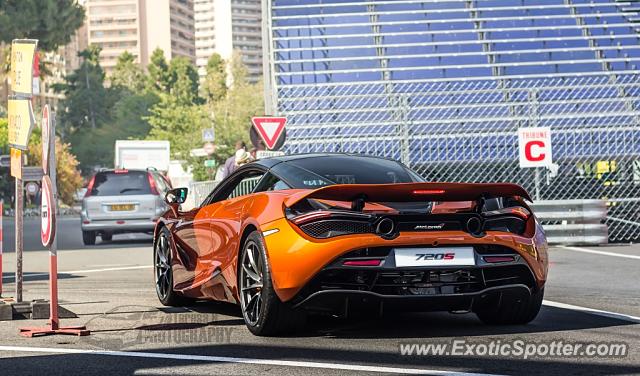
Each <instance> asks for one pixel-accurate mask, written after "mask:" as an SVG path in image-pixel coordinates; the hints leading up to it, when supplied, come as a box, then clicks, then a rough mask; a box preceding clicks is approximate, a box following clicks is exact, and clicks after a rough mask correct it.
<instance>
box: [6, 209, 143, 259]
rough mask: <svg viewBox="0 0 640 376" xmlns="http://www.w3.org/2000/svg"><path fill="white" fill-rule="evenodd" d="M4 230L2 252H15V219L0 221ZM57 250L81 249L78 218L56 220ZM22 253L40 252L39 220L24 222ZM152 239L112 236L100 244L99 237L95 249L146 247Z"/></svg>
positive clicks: (134, 235) (130, 235)
mask: <svg viewBox="0 0 640 376" xmlns="http://www.w3.org/2000/svg"><path fill="white" fill-rule="evenodd" d="M2 225H3V229H4V252H13V251H14V250H15V244H16V243H15V241H16V240H15V219H14V218H13V217H11V218H7V217H5V218H4V219H3V221H2ZM58 232H59V233H60V234H62V236H59V237H58V249H60V250H66V249H81V248H83V247H84V244H83V243H82V230H81V229H80V217H75V216H65V217H59V218H58ZM24 233H25V236H24V237H23V241H24V251H25V252H26V251H42V250H44V247H43V246H42V243H41V241H40V218H39V217H35V218H26V219H25V220H24ZM151 239H152V237H151V236H150V235H146V234H120V235H114V236H113V240H112V241H111V242H102V241H101V239H100V237H98V240H97V242H96V246H97V247H101V248H118V247H138V246H139V247H148V246H149V245H150V244H151Z"/></svg>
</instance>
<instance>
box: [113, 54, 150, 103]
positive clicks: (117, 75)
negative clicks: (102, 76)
mask: <svg viewBox="0 0 640 376" xmlns="http://www.w3.org/2000/svg"><path fill="white" fill-rule="evenodd" d="M109 80H110V81H111V86H113V87H116V88H121V89H126V90H129V91H130V92H132V93H139V92H141V91H142V90H144V88H145V77H144V72H143V70H142V67H141V66H140V64H138V63H137V62H136V57H135V56H133V55H132V54H131V53H129V52H128V51H125V52H123V53H122V55H120V56H118V62H117V63H116V66H115V67H114V68H113V72H112V73H111V77H109Z"/></svg>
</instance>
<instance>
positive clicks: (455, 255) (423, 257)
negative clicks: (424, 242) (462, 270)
mask: <svg viewBox="0 0 640 376" xmlns="http://www.w3.org/2000/svg"><path fill="white" fill-rule="evenodd" d="M394 252H395V255H396V266H398V267H403V266H473V265H475V264H476V258H475V256H474V253H473V248H472V247H442V248H395V249H394Z"/></svg>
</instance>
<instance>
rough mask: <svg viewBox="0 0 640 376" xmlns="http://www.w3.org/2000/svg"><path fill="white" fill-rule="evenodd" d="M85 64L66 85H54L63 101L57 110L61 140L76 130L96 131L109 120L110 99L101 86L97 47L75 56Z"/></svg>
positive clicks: (102, 79) (100, 68) (71, 76)
mask: <svg viewBox="0 0 640 376" xmlns="http://www.w3.org/2000/svg"><path fill="white" fill-rule="evenodd" d="M78 55H79V56H81V57H82V58H84V61H83V62H82V64H81V65H80V67H79V68H78V69H77V70H75V71H74V72H73V73H71V74H70V75H68V76H66V77H65V82H64V83H62V84H58V85H56V86H54V89H55V90H56V92H58V93H62V94H64V96H65V99H64V100H63V101H62V102H61V104H60V107H59V108H58V113H59V119H60V124H61V129H60V131H61V134H62V135H63V138H64V137H66V136H67V135H71V134H73V133H74V132H76V131H78V130H79V129H86V128H90V129H92V130H93V129H96V128H97V127H99V126H101V125H102V124H104V123H105V122H106V121H108V120H109V110H110V108H111V107H110V106H109V104H110V103H112V102H113V98H112V97H111V96H110V95H109V92H108V90H107V89H106V88H105V86H104V78H105V75H104V71H103V70H102V67H100V63H99V61H98V57H99V56H100V48H99V47H96V46H89V48H88V49H86V50H84V51H82V52H80V53H79V54H78Z"/></svg>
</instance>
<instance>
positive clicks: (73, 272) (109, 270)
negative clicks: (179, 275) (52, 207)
mask: <svg viewBox="0 0 640 376" xmlns="http://www.w3.org/2000/svg"><path fill="white" fill-rule="evenodd" d="M151 268H153V265H136V266H123V267H119V268H102V269H85V270H69V271H66V270H59V271H58V274H89V273H101V272H114V271H119V270H138V269H151ZM48 275H49V273H33V274H28V275H27V274H25V275H24V276H23V278H24V279H29V278H33V277H42V276H48ZM9 278H13V276H7V277H2V279H3V280H4V279H9Z"/></svg>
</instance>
